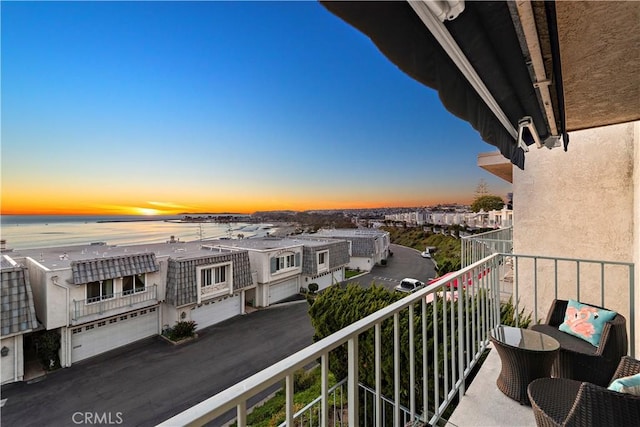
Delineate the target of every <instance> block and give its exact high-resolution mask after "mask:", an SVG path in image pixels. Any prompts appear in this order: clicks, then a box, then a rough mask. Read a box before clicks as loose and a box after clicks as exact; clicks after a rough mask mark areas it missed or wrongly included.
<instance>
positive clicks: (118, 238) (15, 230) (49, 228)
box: [0, 215, 274, 249]
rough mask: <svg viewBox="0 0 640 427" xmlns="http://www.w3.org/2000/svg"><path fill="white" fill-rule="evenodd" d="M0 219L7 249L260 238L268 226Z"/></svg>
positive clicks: (37, 217) (69, 218)
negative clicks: (171, 240) (221, 238)
mask: <svg viewBox="0 0 640 427" xmlns="http://www.w3.org/2000/svg"><path fill="white" fill-rule="evenodd" d="M141 219H142V218H141V217H136V216H61V215H56V216H42V215H2V216H0V237H1V238H2V239H4V240H6V246H7V248H12V249H28V248H45V247H54V246H66V245H78V244H86V243H91V242H106V243H107V244H110V245H127V244H137V243H162V242H165V241H167V240H169V238H170V237H171V236H175V238H176V239H180V240H182V241H192V240H198V239H200V238H201V237H202V238H204V239H213V238H220V237H232V238H234V237H237V236H238V234H243V235H244V237H252V236H262V235H265V234H266V233H267V232H272V231H274V229H273V228H272V226H271V224H247V223H231V224H218V223H211V222H207V223H180V222H175V221H176V220H179V219H180V217H177V216H154V217H151V218H148V219H147V218H144V220H141Z"/></svg>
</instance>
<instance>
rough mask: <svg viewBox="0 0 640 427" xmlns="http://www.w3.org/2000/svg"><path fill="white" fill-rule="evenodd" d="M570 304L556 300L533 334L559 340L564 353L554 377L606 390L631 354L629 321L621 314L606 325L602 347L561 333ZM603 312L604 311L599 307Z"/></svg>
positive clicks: (554, 366) (601, 340)
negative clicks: (622, 362) (629, 347)
mask: <svg viewBox="0 0 640 427" xmlns="http://www.w3.org/2000/svg"><path fill="white" fill-rule="evenodd" d="M567 304H568V301H566V300H554V301H553V303H552V305H551V308H550V310H549V313H548V315H547V320H546V322H545V323H544V324H539V325H533V326H532V327H531V329H532V330H534V331H538V332H542V333H543V334H547V335H550V336H552V337H553V338H555V339H557V340H558V342H559V343H560V352H559V354H558V357H557V359H556V361H555V362H554V364H553V369H552V370H551V376H553V377H559V378H568V379H572V380H578V381H586V382H590V383H593V384H596V385H599V386H603V387H606V386H607V385H608V384H609V381H610V380H611V376H612V375H613V373H614V372H615V370H616V367H617V366H618V362H619V361H620V358H621V357H622V356H624V355H626V354H627V347H628V338H627V327H626V319H625V318H624V316H623V315H621V314H618V315H617V316H616V317H614V318H613V319H612V320H611V321H610V322H607V323H605V326H604V328H603V330H602V335H601V337H600V343H599V345H598V347H594V346H593V345H591V344H590V343H588V342H586V341H585V340H583V339H580V338H578V337H575V336H573V335H571V334H567V333H565V332H562V331H561V330H559V329H558V327H559V326H560V325H561V324H562V322H563V321H564V316H565V312H566V310H567ZM598 308H602V307H598Z"/></svg>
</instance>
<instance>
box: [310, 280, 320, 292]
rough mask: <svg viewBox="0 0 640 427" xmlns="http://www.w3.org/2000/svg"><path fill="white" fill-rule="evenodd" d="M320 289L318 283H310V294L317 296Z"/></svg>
mask: <svg viewBox="0 0 640 427" xmlns="http://www.w3.org/2000/svg"><path fill="white" fill-rule="evenodd" d="M318 289H320V287H319V286H318V284H317V283H315V282H313V283H309V292H311V293H312V294H315V293H316V292H318Z"/></svg>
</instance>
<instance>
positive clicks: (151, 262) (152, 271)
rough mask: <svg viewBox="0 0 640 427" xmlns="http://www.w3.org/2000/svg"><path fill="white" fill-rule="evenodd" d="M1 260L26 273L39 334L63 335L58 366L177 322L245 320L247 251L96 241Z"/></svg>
mask: <svg viewBox="0 0 640 427" xmlns="http://www.w3.org/2000/svg"><path fill="white" fill-rule="evenodd" d="M4 257H5V259H6V260H8V261H9V262H12V263H14V264H15V265H16V266H21V268H23V269H24V270H25V277H26V276H27V274H28V277H29V278H30V283H31V288H32V289H33V301H34V307H35V313H36V314H37V317H38V319H39V321H40V322H41V323H42V326H43V329H45V330H49V331H57V332H58V333H59V334H60V337H61V348H60V363H61V364H62V366H63V367H68V366H71V365H72V364H73V363H76V362H79V361H81V360H84V359H86V358H89V357H92V356H96V355H98V354H102V353H104V352H106V351H109V350H113V349H115V348H118V347H121V346H124V345H127V344H130V343H132V342H135V341H138V340H140V339H143V338H148V337H151V336H154V335H158V334H159V333H161V332H162V330H163V328H166V327H170V326H173V325H174V324H175V322H176V321H179V320H194V321H196V323H197V324H198V328H203V327H206V326H209V325H212V324H214V323H217V322H221V321H223V320H226V319H228V318H230V317H233V316H237V315H240V314H243V313H244V307H245V304H244V302H245V300H246V299H245V294H246V292H247V290H248V289H249V290H250V289H252V288H253V287H254V283H253V277H252V275H251V269H250V264H249V257H248V253H247V252H246V251H228V250H222V249H219V248H216V249H211V248H207V247H203V245H202V244H201V243H200V242H178V241H175V240H170V241H168V242H167V243H159V244H148V245H131V246H111V245H107V244H105V243H103V242H100V243H95V244H88V245H76V246H66V247H54V248H42V249H24V250H16V251H13V252H7V253H5V255H4ZM4 313H5V312H4V309H3V315H4Z"/></svg>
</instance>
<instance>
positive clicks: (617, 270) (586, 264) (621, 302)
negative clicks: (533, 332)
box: [503, 254, 636, 357]
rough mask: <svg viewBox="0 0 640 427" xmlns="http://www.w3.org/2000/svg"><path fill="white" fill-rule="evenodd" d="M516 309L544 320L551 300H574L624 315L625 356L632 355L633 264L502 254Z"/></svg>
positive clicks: (535, 320) (633, 331) (633, 321)
mask: <svg viewBox="0 0 640 427" xmlns="http://www.w3.org/2000/svg"><path fill="white" fill-rule="evenodd" d="M503 255H504V259H505V265H506V266H507V267H508V268H507V271H510V272H511V273H510V274H511V277H510V278H509V282H511V283H512V285H511V289H512V296H513V301H514V305H515V308H516V310H523V309H525V310H527V311H528V312H531V313H532V321H533V322H534V323H537V322H538V321H544V320H545V318H546V314H547V312H548V309H549V307H550V305H551V301H553V300H554V299H564V300H567V299H574V300H577V301H581V302H584V303H588V304H593V305H598V306H600V307H605V308H608V309H610V310H613V311H616V312H618V313H621V314H622V315H623V316H624V317H625V318H626V323H627V331H628V337H629V355H630V356H633V357H635V344H636V343H635V341H636V340H635V336H636V333H635V323H636V321H635V319H636V314H635V286H634V283H635V265H634V264H633V263H630V262H617V261H604V260H596V259H578V258H562V257H549V256H540V255H523V254H511V255H507V254H503Z"/></svg>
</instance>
